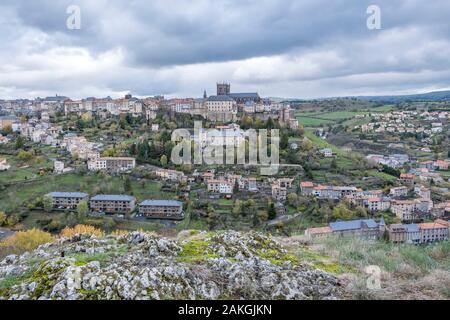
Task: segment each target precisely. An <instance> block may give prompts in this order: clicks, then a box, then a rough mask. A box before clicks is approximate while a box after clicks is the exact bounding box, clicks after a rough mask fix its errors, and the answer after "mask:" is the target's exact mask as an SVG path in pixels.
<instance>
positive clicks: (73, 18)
mask: <svg viewBox="0 0 450 320" xmlns="http://www.w3.org/2000/svg"><path fill="white" fill-rule="evenodd" d="M66 13H67V14H68V15H69V17H68V18H67V20H66V27H67V29H69V30H80V29H81V9H80V6H77V5H70V6H68V7H67V9H66Z"/></svg>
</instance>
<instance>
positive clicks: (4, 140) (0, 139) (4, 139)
mask: <svg viewBox="0 0 450 320" xmlns="http://www.w3.org/2000/svg"><path fill="white" fill-rule="evenodd" d="M8 142H9V139H8V138H7V137H4V136H2V135H1V134H0V144H6V143H8Z"/></svg>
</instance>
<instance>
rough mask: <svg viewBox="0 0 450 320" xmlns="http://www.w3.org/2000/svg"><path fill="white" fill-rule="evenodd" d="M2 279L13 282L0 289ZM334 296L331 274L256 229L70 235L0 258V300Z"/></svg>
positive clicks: (337, 293) (334, 281) (336, 286)
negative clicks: (171, 235) (166, 235)
mask: <svg viewBox="0 0 450 320" xmlns="http://www.w3.org/2000/svg"><path fill="white" fill-rule="evenodd" d="M62 252H64V255H61V253H62ZM61 256H64V257H61ZM31 261H34V263H31ZM12 276H14V277H16V278H14V281H12V280H11V277H12ZM8 281H9V282H8ZM6 282H8V283H10V284H11V285H9V286H5V285H3V286H2V283H3V284H5V283H6ZM340 295H341V290H340V287H339V284H338V281H337V279H336V278H335V277H334V276H332V275H330V274H328V273H326V272H324V271H320V270H316V269H314V268H312V267H310V266H308V265H306V264H303V263H301V261H300V260H299V258H298V257H297V256H295V255H293V254H291V253H289V252H287V251H286V250H285V249H284V248H283V247H282V246H281V245H280V244H279V243H277V242H276V241H275V240H274V239H272V238H271V237H270V236H267V235H264V234H261V233H256V232H248V233H241V232H235V231H222V232H191V233H188V232H184V234H183V235H182V236H179V237H177V238H176V239H168V238H163V237H158V236H156V235H152V234H147V233H143V232H133V233H129V234H127V235H120V236H111V235H110V236H106V237H100V238H99V237H95V236H90V235H76V236H73V237H72V238H63V239H59V240H57V241H56V242H54V243H52V244H47V245H45V246H41V247H39V248H38V249H36V250H35V251H34V252H31V253H28V254H27V255H26V256H24V255H23V256H18V257H17V256H16V257H12V256H10V257H7V258H5V259H4V260H3V261H1V262H0V299H55V300H59V299H61V300H62V299H64V300H65V299H73V300H77V299H108V300H111V299H130V300H131V299H139V300H141V299H144V300H146V299H227V298H228V299H338V298H339V297H340Z"/></svg>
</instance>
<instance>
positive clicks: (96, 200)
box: [89, 194, 136, 213]
mask: <svg viewBox="0 0 450 320" xmlns="http://www.w3.org/2000/svg"><path fill="white" fill-rule="evenodd" d="M89 205H90V208H91V210H92V211H94V212H104V213H131V212H133V211H134V209H135V205H136V198H135V197H132V196H128V195H107V194H101V195H96V196H95V197H93V198H91V200H90V201H89Z"/></svg>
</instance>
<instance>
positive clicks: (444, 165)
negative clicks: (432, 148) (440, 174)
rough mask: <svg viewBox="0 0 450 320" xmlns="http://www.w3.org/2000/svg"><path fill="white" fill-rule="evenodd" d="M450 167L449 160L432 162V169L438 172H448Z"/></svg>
mask: <svg viewBox="0 0 450 320" xmlns="http://www.w3.org/2000/svg"><path fill="white" fill-rule="evenodd" d="M449 166H450V160H437V161H435V162H433V167H434V168H435V169H439V170H448V168H449Z"/></svg>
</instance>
